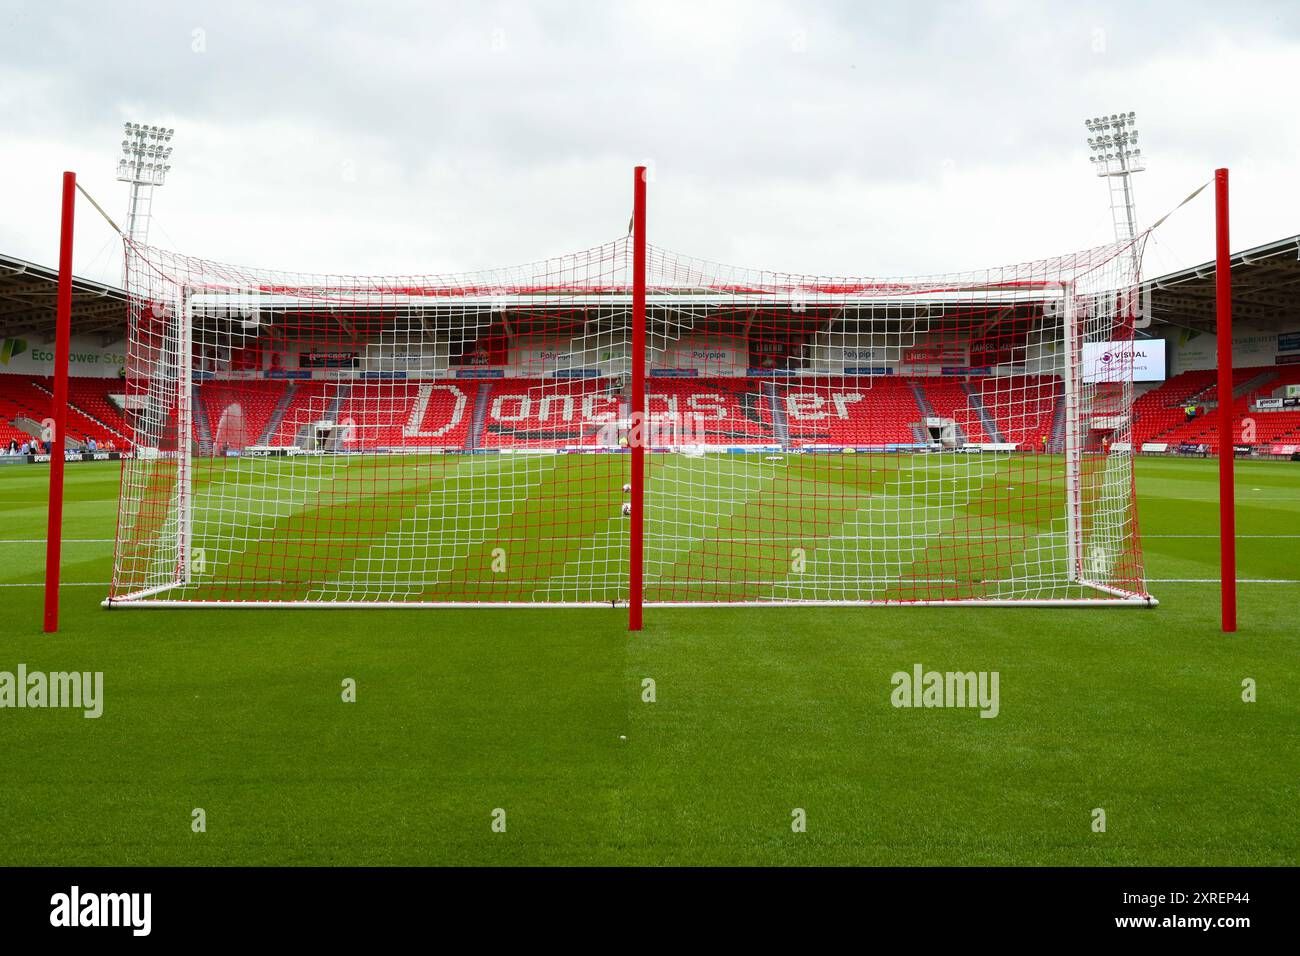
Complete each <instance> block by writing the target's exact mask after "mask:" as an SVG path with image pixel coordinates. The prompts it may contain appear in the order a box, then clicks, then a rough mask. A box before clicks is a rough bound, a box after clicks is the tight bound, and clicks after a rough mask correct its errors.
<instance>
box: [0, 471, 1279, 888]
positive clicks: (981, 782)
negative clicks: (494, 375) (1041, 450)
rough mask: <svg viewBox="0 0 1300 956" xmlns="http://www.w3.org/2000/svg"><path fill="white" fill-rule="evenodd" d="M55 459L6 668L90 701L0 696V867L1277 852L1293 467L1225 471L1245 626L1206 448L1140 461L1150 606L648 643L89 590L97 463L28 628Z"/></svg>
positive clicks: (735, 613) (582, 619)
mask: <svg viewBox="0 0 1300 956" xmlns="http://www.w3.org/2000/svg"><path fill="white" fill-rule="evenodd" d="M821 467H825V466H824V465H823V466H821ZM47 475H48V473H47V472H46V471H45V470H44V469H41V468H37V467H26V466H14V467H8V468H3V469H0V521H3V528H4V530H3V532H0V541H2V542H3V543H0V585H3V588H0V593H3V596H4V601H5V613H4V616H3V623H0V647H2V648H3V654H2V656H0V670H9V671H12V670H15V669H16V668H17V665H18V664H19V663H23V664H26V666H27V668H28V669H29V670H32V671H34V670H43V671H62V670H72V669H75V670H79V671H86V670H91V671H95V670H99V671H103V672H104V681H105V698H106V700H105V704H104V714H103V716H102V717H100V718H99V719H97V720H87V719H84V718H83V717H82V716H81V714H80V712H77V711H70V710H29V709H24V710H10V709H5V710H0V754H3V755H4V764H5V769H4V773H3V774H0V864H36V863H46V864H74V863H75V864H132V863H159V864H240V863H356V864H382V863H413V864H420V863H450V864H462V863H485V864H490V863H565V864H577V863H594V864H614V863H649V864H659V863H665V864H706V863H828V864H976V863H995V864H996V863H1003V864H1066V865H1069V864H1094V863H1095V864H1154V865H1161V864H1190V865H1199V864H1290V865H1294V864H1295V863H1296V862H1297V860H1298V859H1300V809H1298V808H1300V792H1298V791H1300V729H1298V728H1300V655H1298V654H1297V650H1300V647H1298V644H1300V627H1298V626H1297V618H1298V615H1297V608H1298V607H1300V600H1298V599H1300V584H1297V583H1296V581H1297V579H1300V561H1298V560H1297V557H1298V556H1300V466H1297V465H1293V464H1291V463H1241V464H1239V465H1238V487H1239V501H1240V507H1239V512H1238V529H1239V533H1240V535H1241V540H1240V542H1239V555H1240V573H1241V577H1242V579H1243V584H1242V585H1241V633H1240V634H1239V635H1238V636H1235V637H1225V636H1223V635H1222V634H1220V633H1219V630H1218V616H1217V613H1218V612H1217V592H1216V588H1215V586H1214V584H1213V583H1209V582H1210V581H1211V580H1212V579H1214V578H1215V576H1216V567H1217V565H1216V561H1217V541H1216V539H1215V537H1214V535H1215V531H1216V526H1217V509H1216V504H1215V502H1216V497H1215V490H1216V484H1215V482H1216V473H1215V465H1214V463H1213V462H1207V461H1201V460H1152V459H1144V460H1142V461H1141V462H1140V463H1139V469H1138V490H1139V496H1140V499H1141V521H1142V532H1143V546H1144V550H1145V553H1146V556H1147V561H1148V575H1149V577H1150V579H1151V582H1152V583H1151V590H1152V592H1153V593H1154V594H1156V596H1157V597H1159V598H1160V599H1161V602H1162V604H1161V606H1160V607H1159V608H1157V609H1154V610H1138V609H1116V610H1102V609H1083V610H1055V609H1052V610H1046V609H1043V610H1039V609H972V608H965V609H957V608H953V609H902V608H899V609H894V608H890V609H862V608H843V609H840V608H813V609H810V608H775V609H773V608H756V609H697V610H679V609H652V610H651V611H650V612H649V613H648V615H647V628H646V631H645V632H644V634H643V635H642V636H639V637H629V636H628V634H627V632H626V631H625V630H624V626H625V614H624V613H623V612H622V611H614V610H609V611H604V610H599V609H596V610H592V609H583V610H529V609H514V610H505V611H495V610H491V611H489V610H481V611H475V610H438V611H413V610H405V611H403V610H394V611H385V610H332V611H328V612H323V611H302V610H286V611H280V610H250V611H212V610H183V611H171V610H156V611H135V612H131V611H104V610H102V609H101V608H100V607H99V601H100V599H101V598H102V597H103V596H104V593H105V591H106V588H105V586H104V584H103V582H106V581H107V580H108V574H109V570H110V566H111V551H112V546H111V543H110V540H111V538H112V536H113V533H114V526H115V518H116V493H117V485H118V477H119V471H118V468H117V466H116V465H109V464H104V465H100V464H78V465H71V466H69V467H68V469H67V476H68V501H67V505H66V508H65V520H66V538H67V539H68V540H67V543H66V544H65V551H64V579H65V581H66V582H68V585H69V586H68V587H67V589H66V591H65V596H64V601H63V619H62V623H63V630H62V633H61V634H60V635H59V636H58V637H54V638H48V637H43V636H41V634H40V631H39V623H40V602H41V590H40V588H39V587H34V586H31V585H32V584H34V583H35V582H38V581H39V580H40V578H41V570H42V567H43V560H44V548H43V536H44V522H45V499H44V482H45V481H46V480H47ZM250 500H251V499H250ZM603 520H605V519H604V518H603V517H599V516H596V515H595V514H593V515H592V518H591V521H592V524H591V527H592V529H593V533H594V532H595V531H596V530H598V524H599V521H603ZM575 560H577V561H578V562H579V563H580V562H581V557H580V556H579V557H578V558H577V559H575ZM916 663H920V664H922V665H924V667H925V668H926V669H935V670H940V671H948V670H961V671H970V670H976V671H980V670H990V671H998V672H999V673H1000V675H1001V684H1000V691H1001V709H1000V713H999V716H998V717H997V718H996V719H991V720H983V719H980V718H979V717H978V715H977V713H976V712H975V711H973V710H956V709H935V710H925V709H895V708H894V707H892V706H891V705H890V692H891V690H892V686H891V684H890V676H891V675H892V674H893V673H894V672H895V671H899V670H910V669H911V667H912V665H914V664H916ZM345 678H354V679H355V680H356V682H357V687H358V690H357V702H356V703H355V704H345V703H343V702H342V701H341V700H340V693H341V682H342V681H343V680H344V679H345ZM645 678H652V679H653V680H654V681H655V682H656V696H657V700H656V702H654V703H644V702H642V699H641V696H642V681H643V679H645ZM1245 678H1253V679H1254V680H1255V681H1256V682H1257V686H1258V700H1257V702H1255V703H1244V702H1243V701H1242V699H1241V694H1242V686H1241V685H1242V681H1243V679H1245ZM622 737H626V740H623V739H621V738H622ZM196 807H201V808H203V809H204V810H205V811H206V814H207V832H206V833H194V832H192V830H191V811H192V810H193V809H194V808H196ZM496 808H503V809H505V811H506V814H507V830H506V832H505V833H494V832H492V830H491V828H490V823H491V814H492V811H493V810H494V809H496ZM794 808H802V809H804V810H805V811H806V813H807V832H805V833H793V832H791V827H790V821H791V811H792V810H793V809H794ZM1094 808H1103V809H1104V810H1105V811H1106V815H1107V828H1106V832H1105V833H1094V832H1092V827H1091V824H1092V819H1093V817H1092V811H1093V809H1094Z"/></svg>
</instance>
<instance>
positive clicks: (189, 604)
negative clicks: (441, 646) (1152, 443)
mask: <svg viewBox="0 0 1300 956" xmlns="http://www.w3.org/2000/svg"><path fill="white" fill-rule="evenodd" d="M1159 605H1160V602H1159V601H1158V600H1156V599H1155V598H1154V597H1149V596H1148V597H1143V596H1141V595H1136V594H1134V595H1127V596H1118V595H1117V596H1112V597H1105V598H1026V599H1024V600H1019V601H1017V600H1011V599H997V598H987V599H971V600H960V599H955V600H948V601H932V600H919V601H646V602H645V606H646V607H677V608H692V607H696V608H706V607H707V608H721V607H746V608H758V607H787V608H789V607H1079V608H1084V607H1098V608H1099V607H1111V608H1113V607H1158V606H1159ZM100 606H101V607H104V608H108V609H112V610H116V609H119V608H203V609H205V610H211V609H217V608H241V609H247V608H274V609H278V610H313V611H314V610H320V609H322V608H331V609H336V610H368V609H371V608H375V609H384V610H394V609H400V608H411V609H430V608H460V609H462V610H463V609H477V610H485V611H494V610H505V611H508V610H511V609H535V608H552V609H555V610H560V609H563V608H605V609H606V610H617V609H620V608H626V607H627V601H618V602H613V603H611V602H609V601H581V602H578V601H575V602H571V603H567V604H566V603H559V602H555V601H508V602H495V603H493V602H486V601H177V600H168V599H166V598H162V599H159V598H153V597H147V598H106V599H105V600H104V601H102V602H101V604H100Z"/></svg>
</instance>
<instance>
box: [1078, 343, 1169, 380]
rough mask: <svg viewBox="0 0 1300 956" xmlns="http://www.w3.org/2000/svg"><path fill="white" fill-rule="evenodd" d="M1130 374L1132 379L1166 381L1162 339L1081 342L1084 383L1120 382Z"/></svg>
mask: <svg viewBox="0 0 1300 956" xmlns="http://www.w3.org/2000/svg"><path fill="white" fill-rule="evenodd" d="M1130 369H1131V370H1132V371H1131V372H1130ZM1130 376H1131V379H1132V381H1134V382H1163V381H1164V380H1165V340H1164V339H1136V340H1134V341H1132V342H1085V343H1084V345H1083V380H1084V381H1085V382H1123V381H1125V380H1127V379H1129V378H1130Z"/></svg>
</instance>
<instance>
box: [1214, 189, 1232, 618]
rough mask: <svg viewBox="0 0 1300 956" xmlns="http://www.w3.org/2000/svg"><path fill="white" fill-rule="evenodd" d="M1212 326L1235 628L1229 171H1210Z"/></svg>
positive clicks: (1227, 613)
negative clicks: (1211, 174) (1213, 293)
mask: <svg viewBox="0 0 1300 956" xmlns="http://www.w3.org/2000/svg"><path fill="white" fill-rule="evenodd" d="M1214 226H1215V229H1214V233H1215V249H1214V291H1215V331H1216V333H1217V334H1218V371H1219V587H1220V603H1221V605H1222V612H1223V631H1224V633H1225V634H1230V633H1232V632H1234V631H1236V630H1237V516H1236V510H1235V509H1236V500H1235V499H1236V492H1235V488H1234V486H1233V456H1234V455H1235V454H1236V448H1235V443H1234V440H1233V434H1232V431H1233V429H1232V250H1231V247H1230V245H1229V239H1228V171H1227V170H1226V169H1216V170H1215V171H1214Z"/></svg>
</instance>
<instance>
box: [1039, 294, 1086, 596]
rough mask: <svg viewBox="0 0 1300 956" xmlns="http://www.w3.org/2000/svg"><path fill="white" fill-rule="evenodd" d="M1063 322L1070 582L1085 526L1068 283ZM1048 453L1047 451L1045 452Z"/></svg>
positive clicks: (1076, 349)
mask: <svg viewBox="0 0 1300 956" xmlns="http://www.w3.org/2000/svg"><path fill="white" fill-rule="evenodd" d="M1061 292H1062V295H1061V310H1062V317H1063V319H1064V322H1063V325H1064V329H1063V331H1064V337H1065V362H1064V366H1063V367H1062V376H1063V379H1064V382H1063V387H1064V389H1065V537H1066V544H1065V547H1066V576H1067V578H1068V579H1069V580H1071V581H1076V582H1078V581H1081V580H1082V578H1083V526H1082V514H1081V512H1082V510H1083V509H1082V497H1083V496H1082V487H1081V483H1082V476H1081V467H1080V466H1081V464H1082V462H1081V458H1082V455H1083V448H1082V437H1083V436H1082V435H1081V433H1080V424H1079V367H1078V360H1079V353H1080V344H1079V331H1078V317H1077V315H1076V313H1075V307H1074V289H1073V288H1072V286H1071V285H1070V284H1069V283H1065V284H1064V285H1063V286H1062V288H1061ZM1044 452H1046V449H1044Z"/></svg>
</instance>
